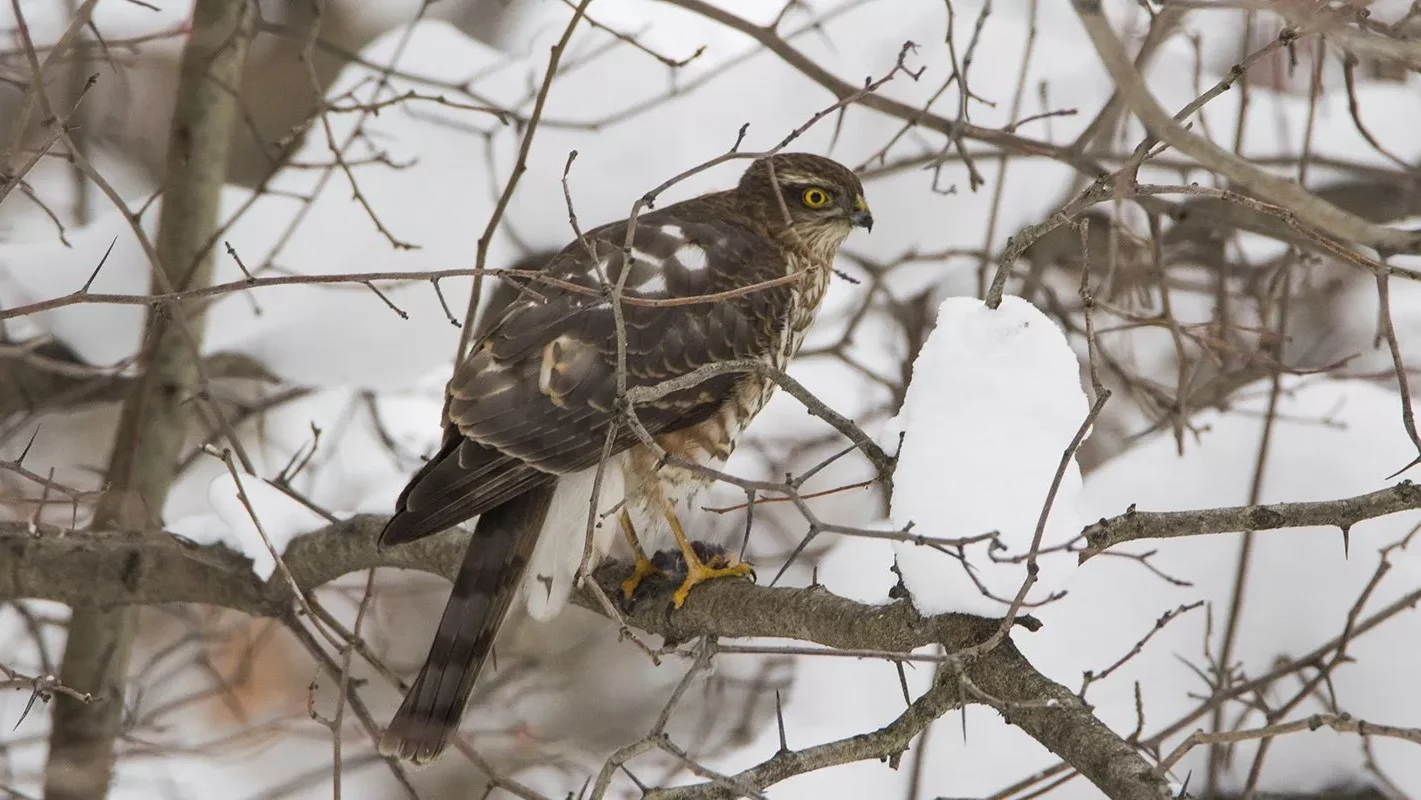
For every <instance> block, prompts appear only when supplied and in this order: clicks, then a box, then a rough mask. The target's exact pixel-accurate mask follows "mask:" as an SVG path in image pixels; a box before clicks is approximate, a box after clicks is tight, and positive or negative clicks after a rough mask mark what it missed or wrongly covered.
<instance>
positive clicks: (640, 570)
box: [622, 547, 661, 600]
mask: <svg viewBox="0 0 1421 800" xmlns="http://www.w3.org/2000/svg"><path fill="white" fill-rule="evenodd" d="M632 555H633V556H635V557H636V563H635V565H634V566H633V568H632V576H631V577H630V578H627V579H626V580H624V581H622V596H624V597H626V598H627V599H628V600H630V599H632V595H634V594H636V590H637V587H638V586H640V585H641V582H642V581H644V580H646V579H647V578H650V577H651V576H652V575H660V574H661V570H659V569H657V568H656V567H655V566H654V565H652V563H651V559H649V558H647V557H646V553H643V552H642V551H641V548H640V547H638V548H636V549H635V550H634V551H633V553H632Z"/></svg>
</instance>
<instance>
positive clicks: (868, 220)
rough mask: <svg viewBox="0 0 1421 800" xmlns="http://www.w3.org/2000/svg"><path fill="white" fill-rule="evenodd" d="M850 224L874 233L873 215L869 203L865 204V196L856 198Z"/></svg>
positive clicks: (850, 215)
mask: <svg viewBox="0 0 1421 800" xmlns="http://www.w3.org/2000/svg"><path fill="white" fill-rule="evenodd" d="M849 223H850V224H851V225H855V226H858V227H860V228H864V229H865V230H867V231H868V232H870V233H872V232H873V214H872V213H871V212H870V211H869V210H868V203H866V202H864V199H863V195H859V196H858V197H855V198H854V210H853V213H852V214H849Z"/></svg>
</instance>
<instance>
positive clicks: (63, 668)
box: [39, 0, 256, 800]
mask: <svg viewBox="0 0 1421 800" xmlns="http://www.w3.org/2000/svg"><path fill="white" fill-rule="evenodd" d="M255 18H256V6H255V4H254V3H251V2H248V0H235V2H229V0H198V2H197V4H196V6H195V7H194V10H193V19H192V32H191V34H190V35H189V37H188V42H187V44H186V46H185V47H184V49H183V56H182V63H181V68H180V69H181V76H180V78H179V82H178V88H177V103H176V106H175V109H174V115H173V123H172V128H171V130H170V134H169V136H170V142H169V146H168V161H167V168H166V172H165V185H164V191H163V193H164V203H163V208H162V212H161V216H160V219H159V223H158V240H157V245H156V248H157V262H158V263H156V264H154V265H153V267H154V269H155V276H156V278H157V283H158V284H159V285H161V286H166V287H173V288H185V287H188V286H192V285H200V284H205V283H207V282H208V281H209V280H210V275H211V271H212V263H213V259H212V253H211V248H210V241H211V239H212V236H213V234H214V232H215V231H216V230H217V213H218V204H219V201H220V198H221V192H222V184H223V182H224V179H225V176H226V168H227V153H228V149H229V146H230V143H231V131H232V125H233V123H234V122H235V121H236V119H237V115H238V109H237V102H238V99H237V95H236V93H235V92H234V90H233V87H235V86H238V85H239V84H240V82H241V77H242V69H243V66H244V64H245V62H246V53H247V45H248V44H249V43H250V41H251V35H252V31H253V24H254V21H255ZM39 96H40V100H41V105H46V100H45V97H44V90H43V89H42V88H41V89H40V91H39ZM65 141H66V144H68V145H69V146H70V148H71V152H73V143H72V142H69V141H68V140H67V139H65ZM184 313H185V312H184V311H183V310H182V309H178V308H175V309H172V310H171V312H169V313H158V312H157V311H150V312H149V316H148V326H147V330H146V335H145V339H144V341H145V346H144V351H143V353H142V354H141V355H140V358H139V366H140V372H139V377H137V378H136V379H135V380H134V381H133V382H132V385H131V387H130V388H129V391H128V393H127V396H126V397H125V398H124V405H123V411H122V413H121V416H120V418H119V424H118V430H117V432H116V434H115V438H114V446H113V452H112V454H111V456H110V461H109V468H108V471H107V472H106V474H105V480H106V482H107V486H106V489H105V491H104V494H103V495H102V496H101V497H100V499H99V502H98V505H97V506H96V508H95V512H94V525H95V527H97V528H101V529H106V528H118V529H120V530H142V529H145V528H147V527H148V526H149V525H151V524H152V523H153V521H155V520H156V519H158V516H159V514H160V512H161V509H162V507H163V503H164V500H165V499H166V498H167V494H168V489H169V487H170V486H171V484H172V481H173V478H174V475H175V472H176V470H177V464H178V458H179V453H180V450H181V448H182V446H183V444H184V442H185V439H186V434H187V428H188V425H187V422H188V416H189V409H190V407H191V404H192V401H193V397H194V395H195V394H197V393H198V392H199V391H201V389H202V386H201V366H200V364H199V362H198V355H197V347H196V345H195V341H193V340H196V339H197V338H198V337H200V336H201V321H200V318H199V319H194V320H185V319H182V318H179V317H177V315H182V314H184ZM184 326H189V327H187V328H184ZM130 563H131V562H130V561H121V562H116V563H115V564H114V565H111V568H112V567H118V568H120V569H126V568H127V567H128V565H129V564H130ZM66 602H69V603H70V604H71V605H72V606H73V608H74V612H73V616H72V617H71V619H70V623H69V634H68V638H67V640H66V644H65V650H64V659H63V661H62V663H61V665H60V669H59V677H60V681H61V682H62V683H64V684H65V685H67V686H71V687H74V688H75V689H76V690H79V691H85V692H91V693H93V694H94V695H95V697H96V698H97V702H94V703H84V702H80V701H78V700H76V699H74V698H73V697H70V696H67V695H60V696H59V697H58V698H57V699H56V702H55V704H54V725H53V732H52V733H51V735H50V740H49V741H50V749H49V760H48V762H47V763H46V765H45V797H46V798H47V800H58V799H59V798H65V799H68V798H74V800H98V799H99V798H103V797H104V796H105V795H107V794H108V787H109V783H110V781H111V780H112V777H113V765H114V742H115V740H116V738H117V737H118V735H119V729H120V723H121V721H122V716H123V708H124V703H123V695H124V685H125V682H126V680H127V675H128V661H129V654H130V651H131V648H132V642H133V636H134V633H135V630H136V624H137V623H136V616H135V614H134V612H133V609H132V608H130V607H128V606H110V605H106V604H103V603H102V602H101V601H97V602H96V601H95V598H93V597H92V596H86V595H85V594H83V593H80V594H76V595H75V596H73V597H71V598H70V599H69V600H68V601H66Z"/></svg>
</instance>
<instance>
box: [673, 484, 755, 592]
mask: <svg viewBox="0 0 1421 800" xmlns="http://www.w3.org/2000/svg"><path fill="white" fill-rule="evenodd" d="M662 513H663V514H664V515H665V517H666V522H667V524H669V525H670V526H671V533H672V535H674V536H675V537H676V546H677V547H679V548H681V558H682V559H684V560H685V562H686V580H685V581H684V582H682V584H681V587H680V588H679V589H677V590H676V593H675V594H673V595H671V604H672V605H673V606H675V607H676V608H680V607H681V606H683V605H685V604H686V596H687V595H689V594H690V593H691V589H692V587H694V586H695V585H696V584H698V583H705V582H706V581H708V580H711V579H712V578H741V577H744V576H746V575H753V574H754V570H753V569H752V568H751V567H750V565H749V564H746V563H743V562H740V561H739V560H738V559H736V558H735V556H733V555H731V554H730V553H729V552H727V551H726V550H725V549H723V548H719V547H716V546H715V545H708V544H705V543H704V542H692V541H691V540H690V539H689V538H687V536H686V531H685V529H684V528H682V527H681V520H679V519H677V517H676V510H675V508H673V507H672V505H671V503H669V502H666V501H663V505H662Z"/></svg>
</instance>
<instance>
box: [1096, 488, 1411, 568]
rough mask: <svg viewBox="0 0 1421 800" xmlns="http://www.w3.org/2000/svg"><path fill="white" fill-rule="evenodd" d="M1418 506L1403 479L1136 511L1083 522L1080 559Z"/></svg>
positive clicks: (1345, 523)
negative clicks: (1223, 504) (1146, 543)
mask: <svg viewBox="0 0 1421 800" xmlns="http://www.w3.org/2000/svg"><path fill="white" fill-rule="evenodd" d="M1418 508H1421V486H1417V485H1416V484H1414V483H1412V482H1411V481H1402V482H1401V483H1398V484H1397V485H1395V486H1391V487H1388V488H1386V489H1378V490H1377V491H1375V492H1368V493H1367V494H1362V495H1357V496H1356V497H1346V498H1343V499H1341V500H1328V501H1325V502H1316V503H1273V504H1270V505H1251V506H1231V507H1228V508H1202V509H1198V510H1195V511H1136V510H1135V507H1134V506H1130V509H1129V510H1128V511H1126V512H1125V513H1124V514H1121V515H1119V516H1116V517H1111V518H1110V519H1102V520H1101V521H1099V522H1097V523H1095V524H1093V525H1090V526H1087V527H1086V529H1085V531H1083V535H1084V536H1085V538H1086V544H1087V547H1086V549H1085V550H1083V551H1081V555H1080V560H1081V562H1082V563H1083V562H1085V561H1086V560H1087V559H1089V558H1090V557H1091V556H1095V555H1099V554H1100V553H1101V552H1103V551H1105V550H1107V549H1109V548H1111V547H1114V546H1115V545H1117V544H1120V543H1122V542H1132V541H1135V540H1136V539H1173V538H1175V537H1179V536H1204V535H1207V534H1211V533H1232V532H1236V531H1269V530H1277V529H1279V528H1306V527H1311V526H1314V525H1330V526H1333V527H1337V528H1341V529H1342V530H1343V532H1346V531H1347V530H1348V529H1349V528H1351V527H1352V526H1353V525H1356V524H1357V523H1358V522H1362V521H1363V520H1368V519H1373V518H1375V517H1384V516H1386V515H1388V514H1396V513H1399V512H1402V511H1412V510H1415V509H1418Z"/></svg>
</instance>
